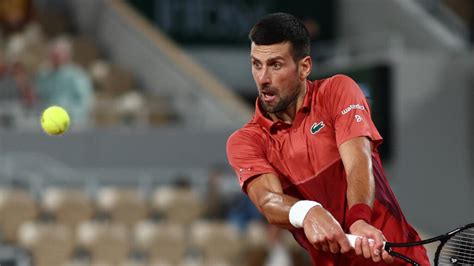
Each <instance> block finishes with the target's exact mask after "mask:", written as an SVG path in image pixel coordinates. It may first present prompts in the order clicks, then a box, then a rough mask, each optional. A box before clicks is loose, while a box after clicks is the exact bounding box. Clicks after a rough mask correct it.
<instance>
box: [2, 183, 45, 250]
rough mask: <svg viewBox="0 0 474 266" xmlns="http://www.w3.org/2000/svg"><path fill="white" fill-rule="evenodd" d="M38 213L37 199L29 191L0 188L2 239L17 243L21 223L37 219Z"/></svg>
mask: <svg viewBox="0 0 474 266" xmlns="http://www.w3.org/2000/svg"><path fill="white" fill-rule="evenodd" d="M37 213H38V211H37V207H36V203H35V200H34V199H33V198H32V197H31V195H30V194H29V193H28V192H27V191H24V190H21V189H7V188H0V217H1V219H0V230H1V240H2V241H6V242H9V243H13V244H14V243H16V242H17V231H18V228H19V227H20V225H21V224H22V223H24V222H26V221H29V220H33V219H35V218H36V216H37Z"/></svg>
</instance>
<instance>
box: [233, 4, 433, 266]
mask: <svg viewBox="0 0 474 266" xmlns="http://www.w3.org/2000/svg"><path fill="white" fill-rule="evenodd" d="M249 38H250V40H251V49H250V50H251V51H250V58H251V64H252V75H253V78H254V80H255V83H256V85H257V89H258V98H257V100H256V106H255V115H254V117H253V119H252V120H251V121H250V122H248V123H247V124H246V125H244V126H243V127H242V128H241V129H239V130H238V131H236V132H235V133H234V134H232V135H231V136H230V137H229V139H228V142H227V156H228V160H229V163H230V165H231V166H232V167H233V169H234V170H235V172H236V174H237V177H238V180H239V182H240V185H241V186H242V189H243V191H244V192H245V193H247V194H248V196H249V197H250V199H251V200H252V202H253V203H254V204H255V205H256V207H257V208H258V209H259V210H260V212H261V213H262V214H263V215H264V216H265V217H266V219H267V220H268V221H269V223H271V224H275V225H277V226H280V227H283V228H287V229H289V230H290V231H291V232H292V233H293V236H294V237H295V239H296V240H297V241H298V243H299V244H300V245H301V246H302V247H304V248H305V249H306V250H307V251H308V252H309V254H310V255H311V257H312V261H313V264H314V265H384V264H386V263H394V264H395V265H396V264H404V263H405V262H402V261H401V260H398V259H395V258H394V257H392V256H390V255H389V254H388V253H387V252H386V251H384V250H383V248H382V247H383V243H382V241H384V240H389V241H391V242H409V241H416V240H419V239H420V238H419V236H418V234H417V232H416V231H415V230H414V229H413V228H412V227H411V226H410V225H409V224H408V222H407V221H406V219H405V217H404V215H403V213H402V210H401V209H400V206H399V205H398V202H397V200H396V198H395V196H394V194H393V192H392V191H391V189H390V186H389V184H388V182H387V179H386V177H385V174H384V170H383V167H382V163H381V160H380V157H379V153H378V151H377V147H378V145H380V143H381V142H382V137H381V136H380V134H379V133H378V131H377V129H376V128H375V125H374V123H373V122H372V119H371V114H370V108H369V106H368V104H367V101H366V99H365V97H364V95H363V93H362V91H361V89H360V88H359V87H358V85H357V84H356V83H355V82H354V81H353V80H352V79H350V78H349V77H347V76H344V75H335V76H332V77H329V78H327V79H323V80H315V81H309V80H307V78H308V76H309V74H310V73H311V69H312V59H311V57H310V56H309V54H310V51H309V47H310V41H309V37H308V32H307V30H306V28H305V27H304V25H303V24H302V22H301V21H299V20H298V19H296V18H295V17H293V16H292V15H289V14H285V13H276V14H270V15H267V16H265V17H264V18H262V19H261V20H260V21H258V22H257V23H256V24H255V25H254V27H253V28H252V29H251V31H250V34H249ZM345 233H351V234H354V235H359V236H361V238H360V239H358V240H357V241H356V246H355V248H354V249H352V248H351V247H350V245H349V242H348V239H347V238H346V236H345ZM368 239H373V240H375V241H368ZM401 253H402V254H405V255H407V256H409V257H411V258H413V259H415V260H416V261H418V262H420V263H421V264H422V265H429V260H428V257H427V255H426V250H425V248H424V247H423V246H418V247H413V248H406V249H402V250H401Z"/></svg>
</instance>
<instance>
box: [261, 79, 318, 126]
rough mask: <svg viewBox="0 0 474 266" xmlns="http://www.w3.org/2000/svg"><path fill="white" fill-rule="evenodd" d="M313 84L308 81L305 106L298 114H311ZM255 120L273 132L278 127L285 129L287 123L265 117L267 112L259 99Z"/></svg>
mask: <svg viewBox="0 0 474 266" xmlns="http://www.w3.org/2000/svg"><path fill="white" fill-rule="evenodd" d="M313 90H314V88H313V83H312V82H311V81H309V80H307V81H306V94H305V96H304V99H303V106H302V107H301V108H300V109H299V110H298V112H304V113H309V111H310V110H311V102H312V98H313ZM254 120H255V122H256V123H258V124H259V125H261V126H262V127H263V128H265V129H266V130H268V131H269V132H271V130H272V129H275V128H277V127H278V126H283V127H285V125H287V124H285V123H283V122H281V121H273V120H271V119H270V118H268V117H267V116H266V115H265V112H264V111H263V110H262V109H261V107H260V102H259V100H258V98H257V100H256V101H255V115H254ZM288 126H290V125H288Z"/></svg>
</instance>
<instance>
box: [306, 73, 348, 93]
mask: <svg viewBox="0 0 474 266" xmlns="http://www.w3.org/2000/svg"><path fill="white" fill-rule="evenodd" d="M354 82H355V81H354V80H353V79H352V78H351V77H349V76H347V75H344V74H336V75H333V76H330V77H326V78H323V79H318V80H315V81H314V84H315V86H317V87H318V88H319V90H318V92H320V93H325V92H327V91H329V90H333V89H336V88H338V87H341V86H346V85H351V84H353V83H354Z"/></svg>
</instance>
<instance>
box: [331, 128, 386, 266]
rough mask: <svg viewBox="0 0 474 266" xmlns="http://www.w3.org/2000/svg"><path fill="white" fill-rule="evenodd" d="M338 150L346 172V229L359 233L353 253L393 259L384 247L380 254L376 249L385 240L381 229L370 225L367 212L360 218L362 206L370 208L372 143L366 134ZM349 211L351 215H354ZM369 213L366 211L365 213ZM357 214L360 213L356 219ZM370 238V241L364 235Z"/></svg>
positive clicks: (379, 249) (372, 194)
mask: <svg viewBox="0 0 474 266" xmlns="http://www.w3.org/2000/svg"><path fill="white" fill-rule="evenodd" d="M339 153H340V155H341V158H342V162H343V164H344V169H345V171H346V176H347V202H348V205H349V215H348V216H349V217H346V219H348V220H349V223H351V222H352V224H349V226H350V227H349V231H350V232H351V233H352V234H355V235H359V236H363V237H364V238H363V239H362V240H361V241H357V243H356V248H355V251H356V254H358V255H364V257H365V258H372V260H373V261H374V262H378V261H380V260H381V259H383V260H384V261H385V262H393V257H391V256H390V255H389V254H388V253H387V252H386V251H383V253H382V258H381V257H380V251H381V250H383V241H384V240H386V239H385V237H384V236H383V234H382V232H381V231H380V230H378V229H377V228H375V227H373V226H371V225H370V216H369V217H368V218H369V219H368V221H367V220H365V219H364V216H367V215H364V214H363V213H364V211H365V210H364V208H366V209H367V208H369V209H368V210H367V211H368V212H370V209H371V208H372V206H373V203H374V195H375V181H374V175H373V171H372V143H371V141H370V140H369V139H368V138H366V137H358V138H353V139H350V140H348V141H346V142H344V143H342V144H341V145H340V147H339ZM352 214H354V215H355V218H354V217H350V216H352ZM369 214H370V213H369ZM357 215H360V219H358V217H357ZM368 238H370V239H374V240H375V242H374V243H370V242H369V241H368V240H367V239H368Z"/></svg>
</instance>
